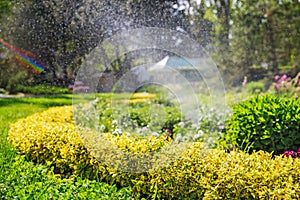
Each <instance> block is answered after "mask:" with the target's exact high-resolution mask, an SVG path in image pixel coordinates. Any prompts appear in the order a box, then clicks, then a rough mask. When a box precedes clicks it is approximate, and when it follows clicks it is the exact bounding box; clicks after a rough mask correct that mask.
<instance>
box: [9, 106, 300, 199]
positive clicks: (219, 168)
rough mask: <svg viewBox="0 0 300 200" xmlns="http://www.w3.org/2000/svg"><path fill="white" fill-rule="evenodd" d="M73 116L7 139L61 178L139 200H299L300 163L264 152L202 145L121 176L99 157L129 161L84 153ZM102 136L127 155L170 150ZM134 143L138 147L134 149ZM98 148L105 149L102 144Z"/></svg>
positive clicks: (45, 118)
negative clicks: (111, 187) (102, 185)
mask: <svg viewBox="0 0 300 200" xmlns="http://www.w3.org/2000/svg"><path fill="white" fill-rule="evenodd" d="M72 113H73V112H72V107H60V108H52V109H50V110H47V111H45V112H42V113H38V114H35V115H32V116H30V117H28V118H25V119H22V120H20V121H18V122H16V123H15V124H13V125H12V126H11V129H10V131H9V138H8V139H9V141H11V142H12V143H13V145H14V146H15V147H16V149H18V150H19V151H20V152H22V153H24V154H26V155H27V157H29V158H31V159H33V160H34V161H36V162H40V163H48V164H52V165H54V166H55V167H56V170H57V172H58V173H62V174H64V175H66V176H69V175H70V176H88V177H89V178H97V179H98V180H101V181H106V182H109V183H114V184H117V185H119V186H121V187H124V186H130V187H131V190H132V193H133V194H134V195H135V198H141V197H147V198H153V199H187V198H188V199H220V198H224V199H299V198H300V173H299V171H300V159H293V158H291V157H290V158H286V157H283V156H272V155H271V154H270V153H265V152H262V151H259V152H254V153H252V154H251V155H249V154H247V153H244V152H242V151H239V152H237V151H231V152H230V153H226V152H225V151H222V150H218V149H205V148H203V147H202V146H203V145H202V144H201V143H196V142H195V143H192V144H190V146H189V147H188V148H187V149H186V150H185V151H184V152H183V153H181V154H180V156H179V157H178V159H176V160H174V162H172V163H171V164H170V165H167V166H166V167H163V168H157V165H153V166H151V168H150V169H149V171H147V172H140V173H130V172H125V171H122V170H117V169H115V168H112V166H110V165H107V163H106V164H104V163H101V162H99V161H98V160H97V159H95V157H99V158H102V157H103V156H105V155H106V156H107V157H111V158H112V159H117V158H120V161H121V165H122V164H124V163H122V162H124V161H125V159H122V158H121V156H124V154H121V155H118V152H117V153H116V152H109V150H108V149H106V151H101V150H99V149H98V150H97V151H93V150H92V148H86V147H85V146H84V145H83V142H82V139H81V138H80V137H79V134H80V131H79V130H80V129H81V128H80V127H77V126H75V125H74V123H73V116H72ZM91 136H93V135H91ZM98 136H99V137H100V138H105V140H98V141H102V142H103V141H111V142H112V144H117V146H119V147H120V149H122V150H123V151H120V152H123V153H124V152H135V153H137V154H138V153H139V152H141V151H142V152H143V153H145V152H148V153H149V152H156V151H157V150H158V149H164V148H165V147H168V145H169V144H170V141H166V140H164V139H162V138H153V139H151V140H149V141H148V142H145V141H139V140H138V139H134V138H132V137H130V136H126V135H125V134H123V135H121V136H114V135H112V134H109V133H108V134H100V135H99V134H98ZM102 136H103V137H102ZM83 139H85V138H83ZM95 141H97V140H95ZM132 141H134V142H135V143H133V144H132ZM97 145H102V146H103V145H104V143H101V144H97ZM104 146H105V145H104ZM103 150H104V148H103ZM90 152H91V153H90ZM174 153H175V154H176V152H174ZM91 154H93V155H94V156H95V157H93V156H92V155H91ZM141 155H147V154H141ZM118 156H119V157H118ZM170 156H172V155H170ZM161 159H163V157H162V158H161Z"/></svg>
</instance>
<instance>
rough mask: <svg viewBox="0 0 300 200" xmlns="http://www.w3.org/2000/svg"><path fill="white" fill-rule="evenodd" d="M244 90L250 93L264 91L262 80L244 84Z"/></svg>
mask: <svg viewBox="0 0 300 200" xmlns="http://www.w3.org/2000/svg"><path fill="white" fill-rule="evenodd" d="M246 90H247V92H249V93H251V94H255V93H261V92H264V91H265V85H264V83H262V82H249V83H247V84H246Z"/></svg>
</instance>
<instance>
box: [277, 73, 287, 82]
mask: <svg viewBox="0 0 300 200" xmlns="http://www.w3.org/2000/svg"><path fill="white" fill-rule="evenodd" d="M287 80H288V76H287V75H286V74H284V75H283V76H282V77H281V78H280V79H279V80H278V82H279V83H281V82H283V81H287Z"/></svg>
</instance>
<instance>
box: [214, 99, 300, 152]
mask: <svg viewBox="0 0 300 200" xmlns="http://www.w3.org/2000/svg"><path fill="white" fill-rule="evenodd" d="M299 133H300V103H299V100H297V99H293V98H283V97H277V96H273V95H262V96H256V97H253V98H251V99H248V100H247V101H244V102H241V103H238V104H237V105H235V106H233V115H232V117H231V119H230V120H229V121H228V122H227V125H226V128H225V131H224V133H223V135H222V137H221V139H220V141H219V142H220V144H221V146H225V147H229V145H232V146H233V147H234V148H238V149H241V150H246V151H249V152H252V151H253V150H264V151H267V152H274V154H282V153H283V152H284V150H295V151H296V150H297V149H298V147H300V134H299ZM231 148H232V147H231Z"/></svg>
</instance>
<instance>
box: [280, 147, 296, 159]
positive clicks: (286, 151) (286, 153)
mask: <svg viewBox="0 0 300 200" xmlns="http://www.w3.org/2000/svg"><path fill="white" fill-rule="evenodd" d="M298 150H299V149H298ZM283 154H284V155H285V156H286V157H289V156H292V158H296V157H297V153H296V152H295V151H293V150H285V151H284V152H283Z"/></svg>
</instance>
